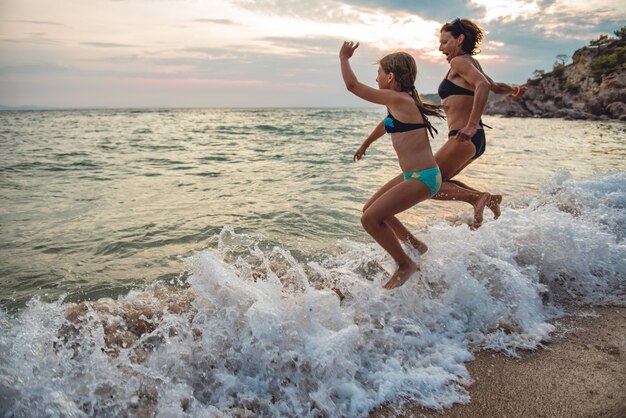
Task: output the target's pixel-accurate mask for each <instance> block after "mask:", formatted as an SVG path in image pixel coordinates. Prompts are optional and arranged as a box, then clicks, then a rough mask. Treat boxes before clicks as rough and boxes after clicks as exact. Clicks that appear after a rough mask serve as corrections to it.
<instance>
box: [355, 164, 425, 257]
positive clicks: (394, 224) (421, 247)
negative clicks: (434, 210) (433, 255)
mask: <svg viewBox="0 0 626 418" xmlns="http://www.w3.org/2000/svg"><path fill="white" fill-rule="evenodd" d="M403 181H404V177H403V175H402V174H400V175H398V176H396V177H394V178H393V179H391V180H389V181H388V182H387V183H386V184H385V185H384V186H383V187H381V188H380V189H379V190H378V191H377V192H376V193H374V194H373V195H372V197H370V199H369V200H368V201H367V203H365V206H363V212H365V211H366V210H367V208H369V207H370V206H371V205H372V203H374V202H375V201H376V200H377V199H378V198H379V197H381V196H382V195H384V194H385V193H386V192H387V191H389V190H391V189H392V188H393V187H395V186H397V185H398V184H400V183H402V182H403ZM385 223H386V224H387V226H388V227H389V228H391V230H392V231H393V233H394V235H395V236H396V237H397V238H398V239H399V240H400V241H404V242H408V243H409V244H411V246H413V248H415V249H416V250H417V251H418V252H419V253H420V254H424V253H425V252H426V251H428V246H427V245H426V244H424V242H422V241H420V240H419V239H417V238H416V237H415V236H414V235H413V234H411V233H410V232H409V230H408V229H407V228H406V227H405V226H404V225H402V223H401V222H400V221H399V220H398V218H396V217H395V216H392V217H391V218H389V219H387V220H386V221H385Z"/></svg>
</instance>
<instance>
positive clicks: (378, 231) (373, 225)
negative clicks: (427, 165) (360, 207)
mask: <svg viewBox="0 0 626 418" xmlns="http://www.w3.org/2000/svg"><path fill="white" fill-rule="evenodd" d="M429 197H430V190H429V189H428V187H427V186H426V185H425V184H424V183H422V182H421V181H418V180H415V181H413V180H408V181H402V182H401V183H399V184H397V185H395V186H394V187H392V188H390V189H389V190H387V191H386V192H385V193H383V194H382V195H380V196H379V197H378V198H377V199H376V200H375V201H374V202H372V203H371V204H370V205H369V206H368V207H367V208H366V209H365V211H364V212H363V216H362V217H361V224H362V225H363V228H365V230H366V231H367V232H368V233H369V234H370V235H371V236H372V238H374V239H375V240H376V242H378V244H380V246H381V247H383V249H385V251H387V252H388V253H389V255H391V257H392V258H393V259H394V260H395V262H396V263H398V270H396V272H395V273H394V274H393V275H392V276H391V278H390V279H389V281H387V283H385V284H384V287H385V288H387V289H393V288H395V287H399V286H402V285H403V284H404V282H406V281H407V280H408V279H409V277H411V275H412V274H413V273H415V272H416V271H417V265H416V264H415V263H414V262H413V260H411V258H410V257H409V256H408V255H407V254H406V253H405V252H404V250H403V249H402V245H400V241H398V238H397V237H396V235H395V234H394V232H393V231H392V229H391V227H390V226H389V225H388V223H387V220H389V219H390V218H392V217H394V215H395V214H397V213H400V212H403V211H405V210H407V209H409V208H410V207H412V206H414V205H416V204H417V203H419V202H421V201H422V200H426V199H428V198H429ZM398 223H400V222H399V221H398Z"/></svg>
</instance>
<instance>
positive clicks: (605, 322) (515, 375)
mask: <svg viewBox="0 0 626 418" xmlns="http://www.w3.org/2000/svg"><path fill="white" fill-rule="evenodd" d="M568 312H569V314H568V316H566V317H564V318H561V319H558V320H555V321H552V323H553V324H554V325H555V326H556V330H555V331H554V332H553V333H552V341H551V342H549V343H546V345H545V347H544V348H541V349H538V350H537V351H532V352H521V353H520V355H521V357H520V358H519V359H515V358H511V357H507V356H505V355H503V354H500V353H494V352H489V351H482V352H479V353H477V354H476V359H475V360H474V361H472V362H470V363H468V365H467V367H468V370H469V372H470V375H471V377H472V384H471V386H470V387H469V388H468V389H469V393H470V396H471V401H470V403H469V404H468V405H458V404H457V405H454V406H453V407H452V408H450V409H446V410H444V411H441V412H438V411H433V410H430V409H426V408H423V407H420V406H416V405H405V407H404V408H403V409H402V410H401V411H394V410H392V409H390V408H382V409H380V410H378V411H376V412H374V413H372V414H371V415H370V417H376V418H378V417H391V416H394V417H395V416H406V417H427V418H478V417H480V418H488V417H494V418H495V417H498V418H504V417H507V418H514V417H524V418H527V417H550V418H561V417H562V418H575V417H594V418H595V417H604V418H608V417H610V418H624V417H626V307H616V306H608V307H582V308H570V309H569V310H568ZM589 313H595V314H597V315H600V316H588V315H587V314H589Z"/></svg>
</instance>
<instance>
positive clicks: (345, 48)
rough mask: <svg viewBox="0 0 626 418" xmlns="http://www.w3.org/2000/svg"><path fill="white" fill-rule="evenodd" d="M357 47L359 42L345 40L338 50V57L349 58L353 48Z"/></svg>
mask: <svg viewBox="0 0 626 418" xmlns="http://www.w3.org/2000/svg"><path fill="white" fill-rule="evenodd" d="M358 47H359V43H358V42H357V43H356V44H355V43H354V42H351V41H346V42H344V43H343V45H342V46H341V50H340V51H339V58H348V59H349V58H351V57H352V54H354V50H355V49H357V48H358Z"/></svg>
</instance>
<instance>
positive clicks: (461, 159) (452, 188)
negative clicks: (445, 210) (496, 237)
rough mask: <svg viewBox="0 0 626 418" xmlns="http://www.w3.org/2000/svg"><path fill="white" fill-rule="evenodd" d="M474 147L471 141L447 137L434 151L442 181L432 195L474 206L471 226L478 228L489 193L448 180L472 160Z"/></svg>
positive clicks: (439, 198) (435, 197)
mask: <svg viewBox="0 0 626 418" xmlns="http://www.w3.org/2000/svg"><path fill="white" fill-rule="evenodd" d="M475 154H476V147H475V146H474V144H473V143H472V142H471V141H465V142H458V141H456V140H455V139H448V140H447V141H446V143H445V144H443V146H442V147H441V148H439V150H437V152H436V153H435V161H437V165H438V166H439V169H440V170H441V177H442V179H443V183H442V185H441V189H439V192H438V193H437V194H436V195H435V196H433V199H436V200H459V201H462V202H466V203H469V204H470V205H472V206H473V207H474V222H473V225H472V226H473V227H474V228H478V227H480V225H481V224H482V222H483V211H484V210H485V206H486V205H487V204H488V203H489V202H490V200H491V195H490V194H489V193H484V192H479V191H478V190H474V189H469V188H464V187H461V186H460V185H458V184H456V183H454V182H450V181H449V180H450V179H452V178H453V177H454V176H456V175H457V174H458V173H459V172H461V170H463V169H464V168H465V167H467V166H468V165H469V164H471V163H472V161H474V160H473V159H472V158H473V157H474V155H475Z"/></svg>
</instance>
